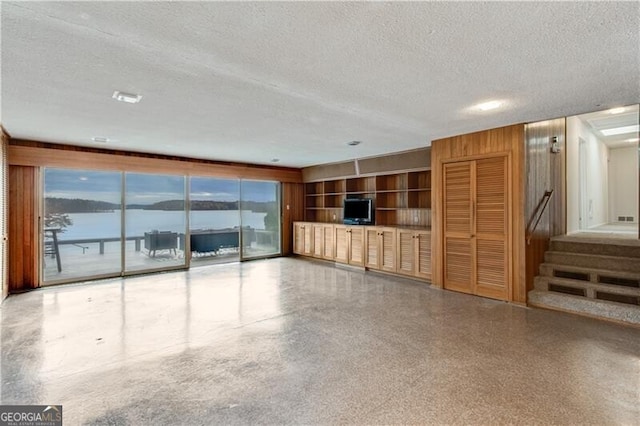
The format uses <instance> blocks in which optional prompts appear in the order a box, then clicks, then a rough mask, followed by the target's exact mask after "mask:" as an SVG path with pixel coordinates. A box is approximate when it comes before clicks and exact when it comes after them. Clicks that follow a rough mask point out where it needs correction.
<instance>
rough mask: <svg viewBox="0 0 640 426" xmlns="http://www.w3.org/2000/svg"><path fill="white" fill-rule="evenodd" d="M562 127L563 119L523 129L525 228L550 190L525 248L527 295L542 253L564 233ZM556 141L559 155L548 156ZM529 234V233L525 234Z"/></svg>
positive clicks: (564, 151)
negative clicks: (554, 237) (555, 139)
mask: <svg viewBox="0 0 640 426" xmlns="http://www.w3.org/2000/svg"><path fill="white" fill-rule="evenodd" d="M565 133H566V123H565V119H564V118H558V119H555V120H546V121H541V122H537V123H530V124H527V125H526V126H525V163H526V189H525V194H526V204H525V218H526V224H529V223H530V222H531V225H529V226H531V227H532V226H533V221H534V220H535V218H534V215H535V214H536V211H537V208H538V206H539V204H540V202H541V200H542V197H543V195H544V193H545V191H549V190H553V196H552V198H551V200H550V201H549V205H548V206H547V209H546V211H545V212H544V214H543V215H542V217H541V219H540V222H539V224H538V226H537V227H536V229H535V231H533V232H532V233H531V239H530V244H527V246H526V284H527V291H529V290H531V289H533V279H534V278H535V276H536V275H538V268H539V266H540V264H541V263H542V262H543V261H544V252H545V251H547V250H548V248H549V241H550V239H551V237H553V236H555V235H563V234H565V233H566V171H565V167H566V149H565V148H566V145H565ZM554 137H556V138H557V144H558V148H559V149H560V152H558V153H552V152H551V143H552V138H554ZM527 231H528V232H529V231H530V230H529V229H528V230H527Z"/></svg>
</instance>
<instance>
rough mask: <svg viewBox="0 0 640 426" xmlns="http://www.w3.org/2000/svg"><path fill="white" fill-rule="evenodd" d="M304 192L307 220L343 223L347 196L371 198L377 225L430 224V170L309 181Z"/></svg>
mask: <svg viewBox="0 0 640 426" xmlns="http://www.w3.org/2000/svg"><path fill="white" fill-rule="evenodd" d="M305 191H306V197H305V198H304V200H305V220H308V221H312V222H326V223H342V219H343V204H344V200H345V199H348V198H349V199H350V198H371V199H373V200H374V206H375V211H376V221H375V223H376V225H381V226H384V225H389V226H429V225H430V224H431V210H430V209H431V171H430V170H422V171H414V172H400V173H394V174H385V175H378V176H366V177H351V178H345V179H331V180H326V181H323V182H309V183H306V184H305Z"/></svg>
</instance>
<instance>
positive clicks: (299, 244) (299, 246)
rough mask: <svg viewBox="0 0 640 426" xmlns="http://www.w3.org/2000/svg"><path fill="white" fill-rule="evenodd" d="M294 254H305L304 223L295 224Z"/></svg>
mask: <svg viewBox="0 0 640 426" xmlns="http://www.w3.org/2000/svg"><path fill="white" fill-rule="evenodd" d="M293 252H294V253H295V254H304V223H301V222H295V223H294V224H293Z"/></svg>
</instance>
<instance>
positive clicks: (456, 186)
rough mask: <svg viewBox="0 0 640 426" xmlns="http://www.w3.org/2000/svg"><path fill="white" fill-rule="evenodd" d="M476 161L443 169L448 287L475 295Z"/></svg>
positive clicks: (451, 165)
mask: <svg viewBox="0 0 640 426" xmlns="http://www.w3.org/2000/svg"><path fill="white" fill-rule="evenodd" d="M474 177H475V162H473V161H462V162H457V163H450V164H445V165H444V167H443V186H444V206H443V211H444V214H443V222H444V223H443V226H444V253H443V254H444V288H446V289H448V290H454V291H460V292H463V293H474V283H473V280H474V276H475V271H474V266H475V262H474V258H475V256H474V253H475V244H474V243H475V241H474V240H473V233H474V231H475V229H474V220H473V211H472V209H473V195H474V191H473V189H474Z"/></svg>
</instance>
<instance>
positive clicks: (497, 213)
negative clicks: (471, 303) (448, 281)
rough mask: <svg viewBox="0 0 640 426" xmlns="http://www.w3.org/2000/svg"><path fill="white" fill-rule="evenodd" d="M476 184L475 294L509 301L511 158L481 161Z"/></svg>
mask: <svg viewBox="0 0 640 426" xmlns="http://www.w3.org/2000/svg"><path fill="white" fill-rule="evenodd" d="M475 181H476V188H475V189H476V190H475V193H476V194H475V199H476V208H475V222H476V223H475V245H476V247H475V248H476V260H475V264H476V265H475V270H476V279H475V283H476V288H475V294H477V295H479V296H485V297H491V298H494V299H502V300H507V299H508V290H509V287H508V284H509V279H508V277H509V264H508V260H509V258H510V256H508V253H507V251H508V239H507V236H508V234H509V232H508V221H507V219H508V218H507V213H508V209H507V198H508V188H507V182H508V179H507V157H506V156H501V157H493V158H487V159H483V160H478V161H477V162H476V179H475Z"/></svg>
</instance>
